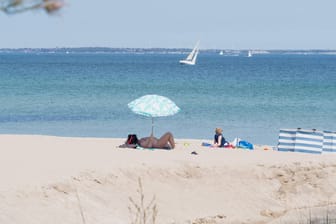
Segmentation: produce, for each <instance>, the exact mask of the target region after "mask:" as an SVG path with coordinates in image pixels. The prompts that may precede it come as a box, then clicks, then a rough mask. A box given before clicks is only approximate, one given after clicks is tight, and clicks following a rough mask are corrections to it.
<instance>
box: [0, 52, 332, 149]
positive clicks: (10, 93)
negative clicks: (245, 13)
mask: <svg viewBox="0 0 336 224" xmlns="http://www.w3.org/2000/svg"><path fill="white" fill-rule="evenodd" d="M184 56H185V55H181V54H131V53H127V54H126V53H123V54H122V53H120V54H118V53H113V54H112V53H111V54H93V53H92V54H91V53H76V54H63V53H56V54H48V53H42V54H36V53H1V54H0V102H1V104H0V133H6V134H43V135H57V136H89V137H125V136H127V134H129V133H137V134H138V135H139V137H143V136H147V135H148V134H149V133H150V131H151V120H150V119H148V118H146V117H142V116H140V115H136V114H133V113H132V112H131V111H130V110H129V109H128V107H127V104H128V103H129V102H130V101H132V100H134V99H136V98H138V97H140V96H143V95H145V94H158V95H163V96H167V97H169V98H170V99H172V100H173V101H175V103H176V104H177V105H178V106H179V107H180V108H181V111H180V113H178V114H176V115H174V116H171V117H163V118H157V119H155V129H154V131H155V135H161V134H162V133H164V132H165V131H167V130H169V131H171V132H173V133H174V134H175V137H176V138H198V139H212V138H213V134H214V129H215V127H222V128H223V129H224V136H225V137H226V138H227V139H228V140H232V139H233V138H235V137H240V138H242V139H244V140H247V141H249V142H251V143H256V144H271V145H276V144H277V141H278V134H279V129H280V128H297V127H301V128H308V129H311V128H316V129H320V130H331V131H336V98H335V96H336V56H334V55H276V54H264V55H255V56H253V57H251V58H248V57H243V56H239V57H228V56H220V55H218V54H210V53H207V54H202V53H201V54H200V55H199V58H198V64H197V65H195V66H182V65H180V64H179V63H178V61H179V60H180V59H181V58H183V57H184Z"/></svg>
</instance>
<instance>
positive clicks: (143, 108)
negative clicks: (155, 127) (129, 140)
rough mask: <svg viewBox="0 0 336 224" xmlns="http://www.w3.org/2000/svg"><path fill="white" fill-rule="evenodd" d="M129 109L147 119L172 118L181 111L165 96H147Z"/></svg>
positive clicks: (130, 104) (133, 103)
mask: <svg viewBox="0 0 336 224" xmlns="http://www.w3.org/2000/svg"><path fill="white" fill-rule="evenodd" d="M128 107H129V108H130V109H131V110H132V111H133V112H134V113H136V114H140V115H143V116H146V117H165V116H171V115H174V114H176V113H178V112H179V111H180V108H179V107H178V106H176V104H175V103H174V102H173V101H171V100H170V99H168V98H167V97H164V96H159V95H145V96H142V97H140V98H138V99H136V100H134V101H132V102H130V103H129V104H128Z"/></svg>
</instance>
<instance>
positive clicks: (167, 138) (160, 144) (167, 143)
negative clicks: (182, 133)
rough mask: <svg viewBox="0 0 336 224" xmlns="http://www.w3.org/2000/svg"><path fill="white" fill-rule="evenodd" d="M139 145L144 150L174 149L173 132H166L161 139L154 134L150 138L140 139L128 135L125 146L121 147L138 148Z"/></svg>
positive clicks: (133, 135)
mask: <svg viewBox="0 0 336 224" xmlns="http://www.w3.org/2000/svg"><path fill="white" fill-rule="evenodd" d="M137 145H138V146H141V147H143V148H158V149H173V148H175V140H174V136H173V134H172V133H171V132H166V133H165V134H163V135H162V136H161V137H160V138H159V139H158V138H156V137H154V136H153V135H152V134H151V135H150V136H149V137H144V138H141V139H138V138H137V136H136V135H135V134H132V135H128V138H127V140H126V142H125V144H124V145H121V146H119V147H128V148H136V146H137Z"/></svg>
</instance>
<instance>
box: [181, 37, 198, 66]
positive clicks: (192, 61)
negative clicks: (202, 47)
mask: <svg viewBox="0 0 336 224" xmlns="http://www.w3.org/2000/svg"><path fill="white" fill-rule="evenodd" d="M198 45H199V41H198V42H197V44H196V46H195V47H194V49H193V50H192V51H191V52H190V54H189V55H188V57H187V58H186V59H183V60H180V64H183V65H195V64H196V59H197V55H198V53H199V48H198Z"/></svg>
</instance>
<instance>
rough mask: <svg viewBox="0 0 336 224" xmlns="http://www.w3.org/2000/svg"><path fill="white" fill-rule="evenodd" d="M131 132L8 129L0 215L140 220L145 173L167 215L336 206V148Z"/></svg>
mask: <svg viewBox="0 0 336 224" xmlns="http://www.w3.org/2000/svg"><path fill="white" fill-rule="evenodd" d="M123 141H124V139H99V138H62V137H51V136H25V135H0V145H1V147H0V152H1V156H0V177H1V182H0V223H4V224H12V223H15V224H21V223H22V224H40V223H41V224H48V223H55V224H59V223H67V224H75V223H78V224H80V223H85V224H86V223H87V224H89V223H92V224H103V223H104V224H105V223H106V224H107V223H109V224H119V223H131V218H132V217H133V216H134V213H130V212H129V210H128V206H129V205H130V202H129V197H132V198H133V199H134V200H135V201H136V202H138V201H139V199H138V198H139V194H138V193H137V189H138V178H141V181H142V185H143V188H144V195H145V204H148V203H149V201H150V200H151V199H152V197H153V196H154V195H155V196H156V200H155V203H156V205H157V207H158V215H157V222H156V223H158V224H166V223H167V224H168V223H208V224H210V223H211V224H212V223H291V222H292V221H293V220H300V222H301V223H305V222H306V220H307V219H309V213H310V214H311V217H315V216H317V215H320V214H322V216H323V215H325V214H326V211H327V210H330V211H331V210H332V209H334V208H335V205H336V155H310V154H303V153H285V152H277V151H272V150H263V148H264V147H263V146H261V147H259V148H258V149H257V150H254V151H245V150H242V149H236V150H233V149H211V148H207V147H202V146H201V142H202V140H181V139H178V140H176V141H177V147H176V149H174V150H170V151H166V150H156V151H150V150H135V149H120V148H117V146H118V145H120V144H122V143H123ZM209 142H210V141H209ZM192 151H196V152H197V153H198V155H192V154H191V152H192ZM81 212H82V214H83V216H82V215H81ZM315 213H316V214H315ZM330 213H332V212H330ZM333 214H335V213H333ZM329 215H332V214H329ZM83 218H84V220H83ZM294 223H297V222H294Z"/></svg>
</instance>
